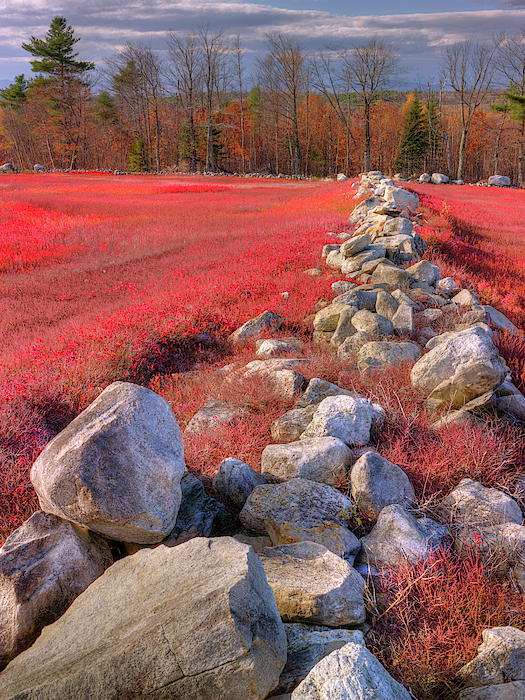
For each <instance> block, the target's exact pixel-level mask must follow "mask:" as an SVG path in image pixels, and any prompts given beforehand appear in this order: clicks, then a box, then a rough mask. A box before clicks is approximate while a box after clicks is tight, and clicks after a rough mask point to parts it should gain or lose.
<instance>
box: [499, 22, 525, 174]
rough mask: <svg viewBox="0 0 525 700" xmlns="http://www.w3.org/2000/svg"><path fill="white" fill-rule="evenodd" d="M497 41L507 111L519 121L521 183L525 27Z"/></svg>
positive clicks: (524, 127) (524, 142)
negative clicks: (505, 87)
mask: <svg viewBox="0 0 525 700" xmlns="http://www.w3.org/2000/svg"><path fill="white" fill-rule="evenodd" d="M497 41H498V48H497V51H496V61H495V65H496V70H497V71H498V73H499V74H500V75H501V76H502V77H503V78H504V79H505V80H506V81H508V85H509V87H508V91H506V92H505V93H504V95H505V97H506V98H507V100H508V103H507V105H506V106H507V107H508V109H507V111H508V112H510V116H511V118H512V119H513V120H514V121H516V122H518V133H519V136H518V183H520V184H521V183H522V182H523V160H524V146H525V27H521V28H520V30H519V32H518V33H517V34H514V35H512V36H509V35H500V36H499V37H498V40H497ZM498 111H503V110H501V109H499V110H498Z"/></svg>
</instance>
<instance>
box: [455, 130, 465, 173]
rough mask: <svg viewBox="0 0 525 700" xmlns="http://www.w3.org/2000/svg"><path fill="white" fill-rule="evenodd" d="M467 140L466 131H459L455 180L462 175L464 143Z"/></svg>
mask: <svg viewBox="0 0 525 700" xmlns="http://www.w3.org/2000/svg"><path fill="white" fill-rule="evenodd" d="M466 142H467V132H466V130H465V129H463V131H462V132H461V141H460V142H459V156H458V172H457V175H456V180H461V176H462V175H463V163H464V160H465V145H466Z"/></svg>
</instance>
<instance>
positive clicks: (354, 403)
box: [301, 396, 375, 446]
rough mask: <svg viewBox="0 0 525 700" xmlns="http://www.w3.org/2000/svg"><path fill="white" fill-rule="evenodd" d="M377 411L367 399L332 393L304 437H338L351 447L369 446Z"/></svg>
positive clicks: (323, 403) (322, 403) (316, 412)
mask: <svg viewBox="0 0 525 700" xmlns="http://www.w3.org/2000/svg"><path fill="white" fill-rule="evenodd" d="M374 414H375V411H374V408H373V406H372V404H371V403H370V402H369V401H368V400H367V399H361V398H354V397H352V396H329V397H327V398H326V399H323V400H322V401H321V403H320V404H319V406H318V407H317V410H316V411H315V413H314V415H313V418H312V421H311V423H310V424H309V426H308V428H307V429H306V430H305V431H304V433H303V434H302V435H301V440H305V439H306V438H319V437H336V438H338V439H339V440H341V441H342V442H344V443H345V444H346V445H349V446H351V445H366V444H367V443H368V442H369V441H370V428H371V426H372V421H373V416H374Z"/></svg>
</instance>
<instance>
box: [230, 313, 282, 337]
mask: <svg viewBox="0 0 525 700" xmlns="http://www.w3.org/2000/svg"><path fill="white" fill-rule="evenodd" d="M283 323H284V318H283V317H282V316H279V314H276V313H275V312H274V311H263V312H262V314H259V316H256V317H255V318H251V319H250V320H249V321H246V323H244V324H243V325H242V326H241V327H240V328H237V330H235V331H233V333H232V334H231V335H230V340H231V342H232V343H236V344H239V343H241V344H242V343H247V342H249V341H251V340H255V339H256V338H260V337H261V335H264V334H265V333H269V332H271V331H276V330H278V329H279V328H280V327H281V326H282V324H283Z"/></svg>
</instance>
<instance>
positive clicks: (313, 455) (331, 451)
mask: <svg viewBox="0 0 525 700" xmlns="http://www.w3.org/2000/svg"><path fill="white" fill-rule="evenodd" d="M354 459H355V458H354V454H353V452H352V450H351V449H350V448H349V447H347V445H345V443H344V442H342V441H341V440H339V439H337V438H334V437H318V438H310V439H308V440H300V441H298V442H290V443H288V444H285V445H267V446H266V447H265V448H264V450H263V453H262V456H261V473H262V475H263V476H264V477H266V479H267V480H268V481H274V480H275V478H277V481H281V480H288V479H293V478H295V477H301V478H303V479H309V480H311V481H319V482H321V483H323V484H330V485H331V486H337V485H339V484H340V483H341V482H342V480H343V479H344V478H345V476H346V472H347V471H348V469H349V468H350V467H351V465H352V464H353V463H354Z"/></svg>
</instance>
